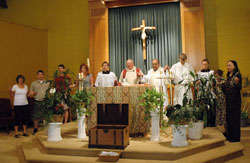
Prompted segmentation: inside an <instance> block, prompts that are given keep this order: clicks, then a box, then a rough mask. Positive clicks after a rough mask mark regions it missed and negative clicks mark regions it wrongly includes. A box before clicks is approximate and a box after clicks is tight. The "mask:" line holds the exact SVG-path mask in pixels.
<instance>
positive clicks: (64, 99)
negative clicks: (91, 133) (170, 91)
mask: <svg viewBox="0 0 250 163" xmlns="http://www.w3.org/2000/svg"><path fill="white" fill-rule="evenodd" d="M70 73H71V72H70V70H69V69H67V70H66V71H65V72H63V76H61V77H60V78H59V73H58V70H56V71H55V72H54V73H53V76H52V79H51V80H47V82H49V83H50V84H49V88H48V90H47V91H46V94H45V98H44V99H43V101H42V102H40V103H39V104H38V105H39V106H38V107H39V108H40V109H39V111H38V112H36V117H40V118H41V119H44V120H46V121H47V122H50V121H51V118H52V116H53V114H56V115H60V114H61V115H62V114H64V111H65V108H64V107H65V104H67V106H68V107H70V106H71V104H72V100H71V95H70V90H71V89H70V87H69V85H70V81H69V77H68V76H67V75H68V74H70ZM71 74H72V73H71Z"/></svg>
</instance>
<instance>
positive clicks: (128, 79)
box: [119, 66, 142, 86]
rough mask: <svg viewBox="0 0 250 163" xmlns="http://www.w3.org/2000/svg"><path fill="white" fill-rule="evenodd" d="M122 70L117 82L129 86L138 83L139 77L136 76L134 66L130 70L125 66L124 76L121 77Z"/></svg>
mask: <svg viewBox="0 0 250 163" xmlns="http://www.w3.org/2000/svg"><path fill="white" fill-rule="evenodd" d="M123 71H124V70H123ZM123 71H122V72H121V75H120V79H119V82H120V83H122V85H124V86H125V85H126V86H130V85H136V84H139V80H140V77H138V76H137V72H136V67H135V66H134V67H133V68H132V69H131V70H129V69H128V68H126V71H127V72H126V76H125V78H123ZM140 72H141V70H140ZM141 73H142V72H141Z"/></svg>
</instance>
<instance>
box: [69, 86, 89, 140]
mask: <svg viewBox="0 0 250 163" xmlns="http://www.w3.org/2000/svg"><path fill="white" fill-rule="evenodd" d="M93 97H94V96H93V95H92V94H91V93H90V92H87V90H86V89H83V90H77V91H76V93H75V94H74V95H72V105H71V106H72V110H73V111H74V112H75V113H76V114H77V120H78V136H77V137H78V138H79V139H83V138H85V137H86V131H85V116H89V115H91V114H92V112H91V111H90V109H89V105H90V104H91V101H92V99H93Z"/></svg>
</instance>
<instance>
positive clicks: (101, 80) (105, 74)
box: [95, 61, 117, 87]
mask: <svg viewBox="0 0 250 163" xmlns="http://www.w3.org/2000/svg"><path fill="white" fill-rule="evenodd" d="M116 80H117V77H116V75H115V73H113V72H110V71H109V63H108V62H106V61H104V62H103V63H102V72H98V74H97V77H96V81H95V86H96V87H113V86H114V83H115V81H116Z"/></svg>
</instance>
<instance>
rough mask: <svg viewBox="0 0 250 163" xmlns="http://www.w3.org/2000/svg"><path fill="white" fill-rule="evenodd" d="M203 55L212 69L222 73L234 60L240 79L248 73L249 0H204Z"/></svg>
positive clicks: (249, 59) (249, 57) (249, 47)
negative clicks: (228, 63)
mask: <svg viewBox="0 0 250 163" xmlns="http://www.w3.org/2000/svg"><path fill="white" fill-rule="evenodd" d="M204 9H205V11H204V12H205V13H204V14H205V41H206V55H207V57H208V59H209V60H210V62H211V67H212V68H213V69H217V68H220V69H222V70H224V71H226V62H227V61H228V60H229V59H233V60H236V61H237V62H238V64H239V68H240V70H241V73H242V74H243V76H246V75H248V74H250V71H249V64H250V53H249V49H250V1H249V0H237V1H235V0H204Z"/></svg>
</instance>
